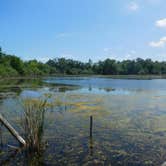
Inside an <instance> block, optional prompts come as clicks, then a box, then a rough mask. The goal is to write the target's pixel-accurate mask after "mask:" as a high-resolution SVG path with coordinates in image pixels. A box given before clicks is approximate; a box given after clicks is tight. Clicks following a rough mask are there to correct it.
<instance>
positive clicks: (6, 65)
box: [0, 49, 166, 77]
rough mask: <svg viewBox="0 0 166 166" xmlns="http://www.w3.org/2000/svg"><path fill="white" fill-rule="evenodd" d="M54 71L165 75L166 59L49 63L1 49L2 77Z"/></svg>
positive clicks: (63, 59)
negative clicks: (20, 56)
mask: <svg viewBox="0 0 166 166" xmlns="http://www.w3.org/2000/svg"><path fill="white" fill-rule="evenodd" d="M55 74H68V75H79V74H100V75H151V74H152V75H158V74H160V75H165V74H166V62H165V61H163V62H158V61H152V60H151V59H145V60H144V59H141V58H137V59H135V60H123V61H117V60H114V59H106V60H103V61H98V62H96V63H93V62H92V60H89V61H88V62H81V61H76V60H72V59H65V58H55V59H50V60H48V61H47V62H46V63H42V62H40V61H37V60H36V59H34V60H29V61H23V60H21V58H19V57H17V56H14V55H8V54H6V53H4V52H2V50H1V49H0V77H4V76H5V77H7V76H42V75H55Z"/></svg>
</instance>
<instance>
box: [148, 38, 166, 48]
mask: <svg viewBox="0 0 166 166" xmlns="http://www.w3.org/2000/svg"><path fill="white" fill-rule="evenodd" d="M149 45H150V46H151V47H159V48H162V47H165V45H166V36H164V37H162V38H160V40H159V41H156V42H155V41H152V42H150V43H149Z"/></svg>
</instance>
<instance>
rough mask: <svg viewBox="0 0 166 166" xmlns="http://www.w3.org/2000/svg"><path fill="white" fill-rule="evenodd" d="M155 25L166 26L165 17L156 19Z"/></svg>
mask: <svg viewBox="0 0 166 166" xmlns="http://www.w3.org/2000/svg"><path fill="white" fill-rule="evenodd" d="M155 25H156V26H157V27H160V28H166V18H163V19H160V20H157V21H156V23H155Z"/></svg>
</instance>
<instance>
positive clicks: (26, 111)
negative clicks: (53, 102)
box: [22, 98, 47, 151]
mask: <svg viewBox="0 0 166 166" xmlns="http://www.w3.org/2000/svg"><path fill="white" fill-rule="evenodd" d="M46 109H47V100H39V99H30V98H28V99H24V100H23V118H22V126H23V129H24V136H25V140H26V144H27V145H26V146H27V147H28V149H30V150H33V151H39V150H40V145H41V140H42V135H43V127H44V117H45V111H46Z"/></svg>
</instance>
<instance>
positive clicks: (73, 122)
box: [0, 77, 166, 166]
mask: <svg viewBox="0 0 166 166" xmlns="http://www.w3.org/2000/svg"><path fill="white" fill-rule="evenodd" d="M44 94H51V95H52V100H54V102H58V103H59V105H58V106H57V107H54V108H52V109H50V110H48V111H47V113H46V117H45V128H44V137H43V142H45V148H44V150H43V151H42V152H41V154H40V155H39V156H38V155H36V156H35V155H33V156H32V155H30V154H27V153H24V152H19V153H15V150H14V149H13V148H11V147H10V146H8V145H12V146H18V143H17V141H16V140H15V139H14V138H13V137H12V136H11V135H10V134H9V132H8V131H6V129H5V128H4V127H3V126H1V128H0V165H58V166H61V165H73V166H77V165H85V166H86V165H87V166H88V165H92V166H94V165H110V166H123V165H129V166H130V165H131V166H132V165H133V166H147V165H149V166H158V165H162V164H163V163H164V162H165V161H166V80H165V79H152V80H134V79H133V80H132V79H111V78H100V77H48V78H43V79H34V80H30V79H27V80H26V79H20V80H18V79H13V80H1V81H0V111H1V113H2V114H3V115H4V116H5V117H6V118H7V119H8V121H10V123H11V124H12V125H13V126H14V127H15V128H16V129H17V130H18V131H19V132H20V133H21V134H22V133H23V131H22V129H21V123H20V120H21V116H20V114H21V111H22V103H21V100H22V99H24V98H42V96H43V95H44ZM90 116H93V137H92V138H90V137H89V117H90Z"/></svg>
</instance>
